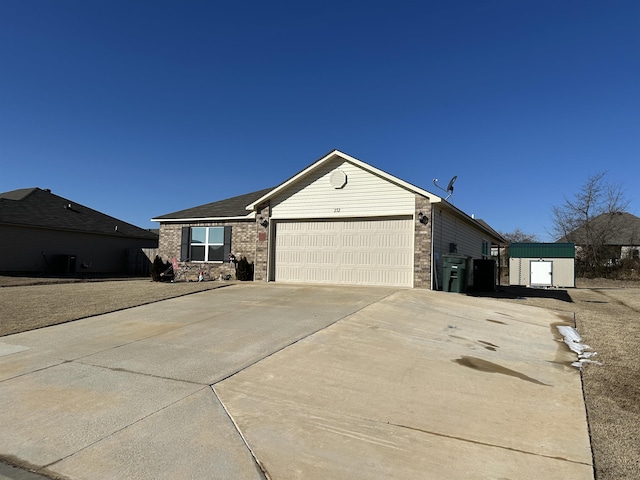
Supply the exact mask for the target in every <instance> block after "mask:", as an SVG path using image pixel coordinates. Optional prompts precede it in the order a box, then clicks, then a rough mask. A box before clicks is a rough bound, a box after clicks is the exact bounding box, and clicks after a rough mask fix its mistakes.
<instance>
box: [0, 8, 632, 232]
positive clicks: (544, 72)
mask: <svg viewBox="0 0 640 480" xmlns="http://www.w3.org/2000/svg"><path fill="white" fill-rule="evenodd" d="M638 25H640V2H637V1H635V0H629V1H615V0H612V1H610V2H595V1H590V0H581V1H562V0H557V1H556V0H554V1H551V0H548V1H547V0H535V1H534V0H532V1H529V0H517V1H512V0H486V1H481V0H476V1H470V0H460V1H440V2H432V1H415V2H408V1H402V0H400V1H390V2H377V1H368V2H351V1H339V2H334V1H323V2H300V1H292V2H279V1H273V2H264V1H244V2H218V1H204V0H192V1H186V2H178V1H133V0H127V1H119V0H109V1H107V0H103V1H97V0H96V1H86V0H78V1H73V0H59V1H49V0H24V1H15V0H0V72H1V74H0V191H8V190H13V189H18V188H27V187H36V186H37V187H41V188H50V189H51V190H52V191H53V193H55V194H57V195H60V196H62V197H65V198H68V199H70V200H72V201H74V202H77V203H80V204H83V205H86V206H88V207H91V208H94V209H96V210H99V211H101V212H104V213H106V214H109V215H112V216H114V217H116V218H118V219H121V220H124V221H127V222H129V223H133V224H135V225H138V226H140V227H143V228H154V227H157V224H156V223H153V222H150V219H151V218H152V217H154V216H158V215H162V214H166V213H170V212H174V211H177V210H181V209H184V208H188V207H192V206H196V205H201V204H204V203H209V202H212V201H216V200H220V199H224V198H228V197H231V196H235V195H240V194H244V193H247V192H251V191H254V190H259V189H262V188H267V187H271V186H275V185H277V184H279V183H280V182H282V181H284V180H286V179H287V178H289V177H290V176H292V175H293V174H295V173H297V172H298V171H300V170H302V169H303V168H305V167H307V166H308V165H309V164H311V163H312V162H314V161H315V160H317V159H319V158H320V157H322V156H323V155H324V154H326V153H328V152H329V151H330V150H332V149H334V148H337V149H339V150H341V151H343V152H345V153H348V154H349V155H352V156H354V157H356V158H358V159H360V160H363V161H365V162H367V163H369V164H371V165H373V166H375V167H377V168H379V169H381V170H384V171H386V172H388V173H390V174H392V175H395V176H397V177H400V178H402V179H403V180H406V181H408V182H410V183H413V184H415V185H417V186H420V187H422V188H424V189H426V190H430V191H432V192H433V193H436V194H442V193H443V192H441V191H438V190H437V189H436V188H435V186H434V185H433V179H434V178H438V179H440V184H443V185H446V183H447V181H448V180H449V178H451V177H452V176H453V175H457V176H458V179H457V182H456V184H455V193H454V195H453V196H452V197H451V199H450V201H451V202H452V203H453V204H455V205H456V206H457V207H458V208H460V209H462V210H463V211H465V212H467V213H469V214H474V215H475V216H476V218H483V219H484V220H486V221H487V222H488V223H490V224H491V225H492V226H493V227H494V228H496V229H498V230H500V231H504V232H510V231H513V230H514V229H516V228H520V229H521V230H523V231H525V232H527V233H535V234H537V235H538V236H539V237H540V239H541V240H543V241H548V240H552V239H551V238H550V237H549V235H548V233H547V232H548V231H549V230H550V219H551V206H552V205H554V204H559V203H561V202H562V200H563V196H571V195H572V194H573V193H575V192H577V191H578V190H579V188H580V186H581V185H582V184H583V183H584V181H585V180H586V178H587V176H589V175H592V174H595V173H598V172H601V171H605V170H606V171H608V172H609V173H608V176H607V178H608V180H609V181H610V182H612V183H622V185H623V188H624V190H625V192H626V196H627V198H628V199H629V200H630V201H631V203H630V205H629V208H628V210H629V211H630V212H631V213H633V214H635V215H640V197H639V196H638V179H639V178H640V29H639V28H638Z"/></svg>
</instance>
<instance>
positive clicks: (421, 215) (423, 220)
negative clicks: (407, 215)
mask: <svg viewBox="0 0 640 480" xmlns="http://www.w3.org/2000/svg"><path fill="white" fill-rule="evenodd" d="M418 221H419V222H420V223H422V224H423V225H426V224H427V223H429V217H427V216H426V215H425V214H424V213H422V212H420V213H419V214H418Z"/></svg>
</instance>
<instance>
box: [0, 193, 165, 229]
mask: <svg viewBox="0 0 640 480" xmlns="http://www.w3.org/2000/svg"><path fill="white" fill-rule="evenodd" d="M0 224H5V225H17V226H25V227H38V228H46V229H55V230H68V231H75V232H82V233H96V234H102V235H104V234H107V235H117V236H122V237H134V238H146V239H149V240H157V238H158V236H157V235H156V234H154V233H152V232H150V231H148V230H145V229H143V228H139V227H136V226H135V225H131V224H130V223H127V222H123V221H122V220H118V219H117V218H114V217H111V216H109V215H105V214H104V213H100V212H98V211H96V210H93V209H91V208H88V207H85V206H84V205H80V204H78V203H74V202H72V201H70V200H68V199H66V198H63V197H59V196H58V195H54V194H53V193H51V191H50V190H42V189H40V188H24V189H20V190H12V191H10V192H4V193H0Z"/></svg>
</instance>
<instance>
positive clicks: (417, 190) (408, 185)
mask: <svg viewBox="0 0 640 480" xmlns="http://www.w3.org/2000/svg"><path fill="white" fill-rule="evenodd" d="M336 157H340V158H342V159H343V160H345V161H347V162H350V163H353V164H354V165H357V166H359V167H360V168H362V169H363V170H367V171H369V172H371V173H373V174H374V175H378V176H379V177H381V178H384V179H385V180H388V181H389V182H391V183H395V184H396V185H399V186H401V187H404V188H406V189H407V190H411V191H413V192H414V193H417V194H419V195H423V196H425V197H427V198H429V200H430V201H431V203H439V202H441V201H442V200H443V199H442V198H441V197H439V196H437V195H435V194H433V193H431V192H428V191H427V190H424V189H422V188H419V187H416V186H415V185H412V184H411V183H408V182H405V181H404V180H401V179H399V178H398V177H394V176H393V175H390V174H388V173H387V172H385V171H382V170H380V169H378V168H375V167H372V166H371V165H369V164H368V163H365V162H363V161H362V160H358V159H357V158H355V157H352V156H351V155H347V154H346V153H343V152H341V151H340V150H333V151H331V152H329V153H328V154H327V155H325V156H324V157H322V158H321V159H320V160H318V161H316V162H314V163H312V164H311V165H309V166H308V167H307V168H305V169H304V170H302V171H301V172H299V173H297V174H296V175H294V176H293V177H291V178H290V179H289V180H286V181H284V182H283V183H281V184H280V185H278V186H277V187H276V188H274V189H273V190H271V191H270V192H269V193H267V194H266V195H263V196H262V197H260V198H259V199H257V200H256V201H254V202H253V203H252V204H250V205H247V207H246V208H247V210H255V208H256V206H257V205H259V204H260V203H262V202H264V201H265V200H266V199H268V198H270V197H272V196H274V195H275V194H277V193H278V192H280V191H282V190H284V189H285V188H287V187H288V186H289V185H291V184H292V183H295V182H296V181H298V180H299V179H300V178H302V177H304V176H305V175H307V174H308V173H309V172H311V171H313V170H315V169H316V168H318V167H319V166H320V165H322V164H324V163H326V162H328V161H331V160H333V159H334V158H336Z"/></svg>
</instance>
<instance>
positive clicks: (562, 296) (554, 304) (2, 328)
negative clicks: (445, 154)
mask: <svg viewBox="0 0 640 480" xmlns="http://www.w3.org/2000/svg"><path fill="white" fill-rule="evenodd" d="M34 283H38V284H34ZM227 284H229V283H228V282H227V283H225V282H218V281H215V282H202V283H193V282H192V283H184V282H183V283H155V282H151V281H150V280H146V279H145V280H117V281H99V282H98V281H78V282H75V283H69V282H68V281H66V282H65V283H62V282H60V281H59V280H53V279H49V280H46V279H36V280H34V279H24V278H15V277H0V337H1V336H4V335H9V334H12V333H18V332H21V331H26V330H32V329H35V328H41V327H45V326H48V325H54V324H57V323H63V322H68V321H73V320H77V319H80V318H85V317H88V316H93V315H98V314H101V313H107V312H111V311H116V310H121V309H125V308H129V307H133V306H137V305H142V304H145V303H151V302H156V301H159V300H164V299H167V298H172V297H177V296H182V295H188V294H191V293H196V292H199V291H203V290H209V289H213V288H218V287H221V286H224V285H227ZM523 292H524V294H522V295H520V296H519V298H504V301H510V302H517V303H521V304H527V305H534V306H538V307H543V308H547V309H551V310H554V311H560V312H567V313H570V314H575V318H576V326H577V329H578V332H579V333H580V334H581V335H582V337H583V339H584V342H585V343H587V344H589V345H590V346H591V347H592V348H593V350H594V351H596V352H598V356H597V357H596V359H598V360H599V361H601V362H602V363H603V365H601V366H600V365H593V364H591V365H586V366H584V368H583V371H582V379H583V388H584V394H585V403H586V407H587V414H588V420H589V428H590V433H591V443H592V448H593V454H594V462H595V475H596V479H597V480H622V479H640V438H639V433H638V432H640V362H639V359H638V351H639V348H638V345H639V342H640V287H639V286H638V284H637V283H636V284H623V283H616V282H605V281H601V280H595V281H589V282H587V281H579V283H578V288H576V289H569V290H567V291H539V290H538V291H532V290H528V291H527V290H523ZM498 297H501V295H498ZM502 297H509V295H504V296H502ZM512 297H513V296H512ZM577 407H579V406H577ZM567 442H571V438H567Z"/></svg>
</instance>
